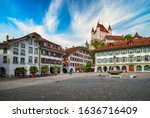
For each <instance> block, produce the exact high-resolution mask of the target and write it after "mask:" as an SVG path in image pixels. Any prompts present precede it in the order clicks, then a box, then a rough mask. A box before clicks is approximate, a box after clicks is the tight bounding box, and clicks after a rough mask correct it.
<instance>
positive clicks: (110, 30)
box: [108, 25, 112, 35]
mask: <svg viewBox="0 0 150 118" xmlns="http://www.w3.org/2000/svg"><path fill="white" fill-rule="evenodd" d="M108 32H109V34H110V35H112V28H111V26H110V25H109V27H108Z"/></svg>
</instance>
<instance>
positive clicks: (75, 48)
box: [65, 46, 81, 57]
mask: <svg viewBox="0 0 150 118" xmlns="http://www.w3.org/2000/svg"><path fill="white" fill-rule="evenodd" d="M79 49H81V47H80V46H78V47H72V48H67V49H66V55H65V57H67V56H69V55H70V54H71V53H73V52H76V51H77V50H79Z"/></svg>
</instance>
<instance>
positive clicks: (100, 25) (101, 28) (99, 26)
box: [97, 22, 108, 33]
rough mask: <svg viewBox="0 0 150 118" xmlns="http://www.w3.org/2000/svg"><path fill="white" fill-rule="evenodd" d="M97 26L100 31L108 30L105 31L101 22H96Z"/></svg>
mask: <svg viewBox="0 0 150 118" xmlns="http://www.w3.org/2000/svg"><path fill="white" fill-rule="evenodd" d="M97 28H99V29H100V31H102V32H106V33H108V31H107V29H106V28H105V27H104V25H103V24H100V23H99V22H98V23H97Z"/></svg>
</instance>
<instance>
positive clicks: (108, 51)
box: [95, 38, 150, 72]
mask: <svg viewBox="0 0 150 118" xmlns="http://www.w3.org/2000/svg"><path fill="white" fill-rule="evenodd" d="M114 58H115V60H114ZM114 65H115V66H116V67H117V69H118V70H123V71H127V72H150V38H136V39H133V40H130V41H121V42H114V43H108V44H106V45H104V46H102V47H100V48H99V49H96V50H95V72H107V71H108V70H111V69H113V66H114Z"/></svg>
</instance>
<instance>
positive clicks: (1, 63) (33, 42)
mask: <svg viewBox="0 0 150 118" xmlns="http://www.w3.org/2000/svg"><path fill="white" fill-rule="evenodd" d="M44 40H45V39H43V38H42V37H41V36H40V35H39V34H37V33H31V34H28V35H26V36H24V37H21V38H17V39H9V37H8V36H7V40H6V41H4V42H3V43H0V76H7V77H8V76H9V77H11V76H18V73H17V69H18V68H20V67H24V68H25V69H26V73H24V74H25V75H30V72H29V70H30V67H31V66H36V67H37V68H38V70H39V73H40V68H41V66H42V64H43V63H41V57H43V55H42V54H41V49H43V46H42V45H41V44H42V42H43V41H44ZM53 44H54V43H53ZM45 48H46V49H47V50H48V51H52V52H53V51H54V52H56V51H55V50H57V49H55V48H53V47H52V48H47V47H45ZM57 52H59V53H60V54H61V55H63V54H64V52H63V50H62V48H61V46H59V50H57ZM50 58H53V59H54V58H56V60H57V59H58V58H57V57H53V56H50ZM59 60H60V61H61V62H60V63H62V56H60V58H59ZM48 63H49V62H48ZM60 66H61V68H62V64H60Z"/></svg>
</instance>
